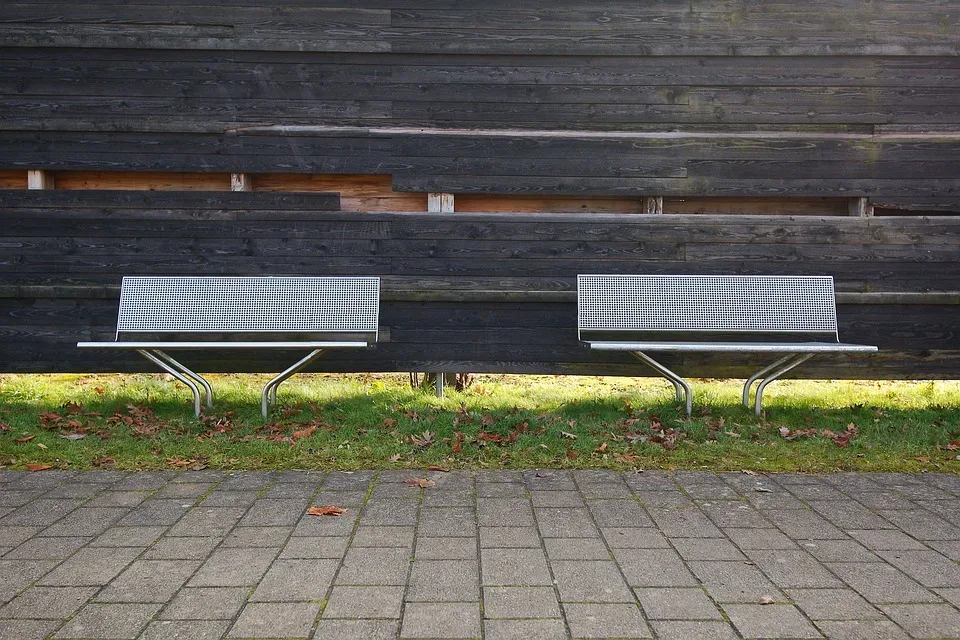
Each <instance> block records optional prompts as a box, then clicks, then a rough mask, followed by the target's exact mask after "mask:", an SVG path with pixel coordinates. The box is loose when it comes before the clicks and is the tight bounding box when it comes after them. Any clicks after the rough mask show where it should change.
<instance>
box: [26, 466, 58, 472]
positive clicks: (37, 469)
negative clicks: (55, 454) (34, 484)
mask: <svg viewBox="0 0 960 640" xmlns="http://www.w3.org/2000/svg"><path fill="white" fill-rule="evenodd" d="M24 466H26V467H27V471H46V470H47V469H53V467H52V466H51V465H49V464H28V465H24Z"/></svg>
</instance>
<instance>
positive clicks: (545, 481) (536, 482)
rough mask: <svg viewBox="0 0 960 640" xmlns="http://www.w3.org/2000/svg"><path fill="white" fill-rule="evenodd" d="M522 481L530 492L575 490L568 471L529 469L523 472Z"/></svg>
mask: <svg viewBox="0 0 960 640" xmlns="http://www.w3.org/2000/svg"><path fill="white" fill-rule="evenodd" d="M523 480H524V482H525V483H526V485H527V487H528V488H529V489H530V490H531V491H533V490H543V491H576V489H577V487H576V485H575V484H574V483H573V478H572V477H571V476H570V472H568V471H560V470H552V469H530V470H528V471H524V472H523Z"/></svg>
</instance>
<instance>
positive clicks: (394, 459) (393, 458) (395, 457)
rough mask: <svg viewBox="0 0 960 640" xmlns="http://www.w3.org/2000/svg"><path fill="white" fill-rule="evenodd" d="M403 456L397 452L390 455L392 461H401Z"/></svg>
mask: <svg viewBox="0 0 960 640" xmlns="http://www.w3.org/2000/svg"><path fill="white" fill-rule="evenodd" d="M402 457H403V456H402V455H401V454H399V453H395V454H393V455H392V456H390V462H400V458H402Z"/></svg>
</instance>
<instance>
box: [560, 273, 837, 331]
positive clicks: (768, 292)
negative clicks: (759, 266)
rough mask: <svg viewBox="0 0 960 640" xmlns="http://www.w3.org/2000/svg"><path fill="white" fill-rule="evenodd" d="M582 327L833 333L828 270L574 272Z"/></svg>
mask: <svg viewBox="0 0 960 640" xmlns="http://www.w3.org/2000/svg"><path fill="white" fill-rule="evenodd" d="M577 286H578V295H577V304H578V311H579V321H578V323H579V329H580V331H715V332H723V331H756V332H798V333H832V334H833V335H834V336H836V332H837V314H836V301H835V298H834V292H833V278H832V277H830V276H635V275H580V276H578V278H577Z"/></svg>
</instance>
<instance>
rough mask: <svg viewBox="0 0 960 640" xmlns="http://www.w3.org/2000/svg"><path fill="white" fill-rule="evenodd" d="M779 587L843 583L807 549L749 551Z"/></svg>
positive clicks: (752, 558) (825, 585)
mask: <svg viewBox="0 0 960 640" xmlns="http://www.w3.org/2000/svg"><path fill="white" fill-rule="evenodd" d="M747 555H749V556H750V559H751V560H753V561H754V562H755V563H756V564H757V566H759V567H760V569H761V570H762V571H763V572H764V573H765V574H767V577H768V578H770V580H771V581H773V583H774V584H776V585H777V586H779V587H798V588H799V587H841V586H843V585H842V583H841V582H840V581H839V580H837V579H836V578H835V577H834V576H833V574H831V573H830V572H829V571H827V570H826V568H824V566H823V565H821V564H820V563H819V562H817V560H816V559H815V558H814V557H813V556H811V555H810V554H809V553H807V552H806V551H801V550H799V549H796V550H794V549H783V550H781V549H755V550H751V551H748V552H747Z"/></svg>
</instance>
